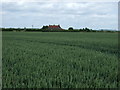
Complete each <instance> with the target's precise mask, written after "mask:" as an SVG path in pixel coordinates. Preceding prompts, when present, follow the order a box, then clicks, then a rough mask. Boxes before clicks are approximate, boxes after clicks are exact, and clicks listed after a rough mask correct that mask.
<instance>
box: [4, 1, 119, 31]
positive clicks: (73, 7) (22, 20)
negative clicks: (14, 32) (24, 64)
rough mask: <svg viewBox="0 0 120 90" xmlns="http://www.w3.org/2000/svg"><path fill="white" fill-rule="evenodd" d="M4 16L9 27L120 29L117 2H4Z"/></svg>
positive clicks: (5, 23) (5, 24)
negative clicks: (58, 25) (118, 27)
mask: <svg viewBox="0 0 120 90" xmlns="http://www.w3.org/2000/svg"><path fill="white" fill-rule="evenodd" d="M3 13H4V16H3V26H5V27H6V26H8V27H9V26H13V27H14V26H17V27H24V26H26V27H27V26H31V25H32V24H34V25H36V27H40V26H42V25H44V24H61V25H62V26H63V27H64V28H68V26H73V27H75V28H80V27H90V28H97V29H98V28H103V27H104V28H114V29H116V28H117V26H116V23H117V3H113V2H108V3H107V2H106V3H103V2H101V3H98V2H27V1H24V2H21V3H16V2H3ZM111 21H112V22H111ZM103 22H105V23H104V24H103Z"/></svg>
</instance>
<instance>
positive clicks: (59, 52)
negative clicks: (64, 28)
mask: <svg viewBox="0 0 120 90" xmlns="http://www.w3.org/2000/svg"><path fill="white" fill-rule="evenodd" d="M2 35H3V39H2V40H3V41H2V45H3V47H2V51H3V52H2V54H3V55H2V70H3V71H2V86H3V88H116V87H118V79H117V77H118V34H117V33H107V32H3V34H2Z"/></svg>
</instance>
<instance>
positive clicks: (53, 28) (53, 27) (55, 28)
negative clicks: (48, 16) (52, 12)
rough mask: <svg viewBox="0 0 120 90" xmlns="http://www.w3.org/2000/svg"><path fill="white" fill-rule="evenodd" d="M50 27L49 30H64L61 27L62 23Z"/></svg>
mask: <svg viewBox="0 0 120 90" xmlns="http://www.w3.org/2000/svg"><path fill="white" fill-rule="evenodd" d="M48 29H49V30H62V28H61V27H60V25H49V26H48Z"/></svg>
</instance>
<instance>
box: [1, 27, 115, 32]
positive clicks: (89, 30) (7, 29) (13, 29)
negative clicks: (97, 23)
mask: <svg viewBox="0 0 120 90" xmlns="http://www.w3.org/2000/svg"><path fill="white" fill-rule="evenodd" d="M0 31H13V32H117V31H111V30H93V29H89V28H87V27H86V28H82V29H74V28H73V27H69V28H68V29H62V30H59V29H54V30H49V29H47V26H43V27H42V28H0Z"/></svg>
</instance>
